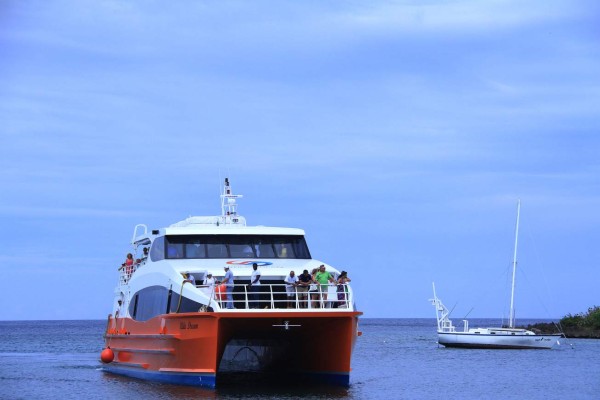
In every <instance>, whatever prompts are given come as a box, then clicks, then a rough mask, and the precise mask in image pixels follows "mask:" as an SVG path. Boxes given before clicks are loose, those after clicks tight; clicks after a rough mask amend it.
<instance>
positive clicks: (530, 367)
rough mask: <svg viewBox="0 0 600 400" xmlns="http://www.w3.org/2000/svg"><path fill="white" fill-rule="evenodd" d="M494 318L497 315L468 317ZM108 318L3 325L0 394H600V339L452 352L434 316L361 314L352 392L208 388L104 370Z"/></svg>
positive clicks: (302, 387)
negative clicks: (438, 331) (551, 345)
mask: <svg viewBox="0 0 600 400" xmlns="http://www.w3.org/2000/svg"><path fill="white" fill-rule="evenodd" d="M519 322H520V323H528V322H530V321H519ZM490 323H492V324H497V323H498V321H493V320H479V321H478V320H475V319H473V320H471V326H472V327H474V326H476V325H489V324H490ZM104 324H105V323H104V321H20V322H6V321H5V322H0V399H79V398H87V399H203V398H209V399H228V398H231V399H241V398H246V399H282V398H288V399H289V398H335V399H346V398H347V399H439V398H456V399H544V400H546V399H600V340H583V339H579V340H577V339H573V340H566V339H562V340H561V345H560V346H559V347H558V348H555V349H554V350H463V349H445V348H441V347H438V345H437V343H436V335H435V329H434V324H435V321H434V320H433V319H368V318H363V319H362V320H361V323H360V329H361V330H362V331H363V335H362V337H360V338H359V341H358V344H357V346H356V349H355V352H354V357H353V372H352V375H351V386H350V387H349V388H336V387H327V386H316V385H307V384H305V383H303V382H300V381H299V382H298V383H297V384H296V385H289V384H288V385H281V384H279V383H278V382H276V381H274V382H264V381H259V382H255V381H253V379H249V380H244V379H243V378H242V379H241V380H240V381H238V382H228V383H227V384H225V385H222V386H220V387H219V388H218V389H216V390H207V389H200V388H193V387H184V386H173V385H165V384H158V383H150V382H146V381H140V380H135V379H131V378H125V377H120V376H115V375H111V374H107V373H104V372H102V371H101V369H100V362H99V360H98V359H99V354H100V351H101V350H102V345H103V340H102V332H103V329H104Z"/></svg>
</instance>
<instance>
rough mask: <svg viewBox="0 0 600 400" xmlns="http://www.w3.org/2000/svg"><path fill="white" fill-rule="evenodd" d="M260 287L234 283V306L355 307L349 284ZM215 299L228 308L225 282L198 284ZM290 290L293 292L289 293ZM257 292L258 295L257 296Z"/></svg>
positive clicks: (241, 307)
mask: <svg viewBox="0 0 600 400" xmlns="http://www.w3.org/2000/svg"><path fill="white" fill-rule="evenodd" d="M257 287H258V288H259V290H260V291H258V292H252V291H250V289H249V286H248V285H244V284H238V285H234V292H233V293H232V297H233V299H232V300H231V305H232V306H233V308H234V310H251V309H262V310H264V309H295V310H310V309H332V308H339V309H348V308H353V304H354V301H353V295H352V289H351V287H350V285H348V284H343V285H322V286H321V287H319V285H316V291H308V290H307V291H303V290H302V289H301V290H298V287H293V288H291V289H290V288H289V287H288V285H286V284H262V285H260V286H257ZM198 289H199V290H202V291H203V292H205V294H207V296H209V297H210V298H211V302H212V301H214V302H216V303H217V304H219V307H220V309H221V310H228V308H227V305H228V301H227V291H226V288H225V287H224V286H221V287H218V286H202V285H201V286H198ZM288 290H289V292H288ZM288 293H289V294H291V296H288ZM254 296H256V297H254Z"/></svg>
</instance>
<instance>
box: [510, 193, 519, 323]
mask: <svg viewBox="0 0 600 400" xmlns="http://www.w3.org/2000/svg"><path fill="white" fill-rule="evenodd" d="M520 213H521V200H519V201H518V203H517V227H516V228H515V253H514V255H513V271H512V287H511V291H510V315H509V317H508V318H509V319H508V327H509V328H514V327H515V275H516V272H517V243H518V241H519V214H520Z"/></svg>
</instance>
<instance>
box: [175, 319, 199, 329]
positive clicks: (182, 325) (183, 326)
mask: <svg viewBox="0 0 600 400" xmlns="http://www.w3.org/2000/svg"><path fill="white" fill-rule="evenodd" d="M179 329H198V324H192V323H191V322H189V321H188V323H187V324H186V323H185V322H180V323H179Z"/></svg>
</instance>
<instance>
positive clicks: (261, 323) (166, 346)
mask: <svg viewBox="0 0 600 400" xmlns="http://www.w3.org/2000/svg"><path fill="white" fill-rule="evenodd" d="M361 314H362V313H360V312H354V311H341V312H337V311H332V312H301V313H298V312H285V311H284V312H255V313H249V312H247V311H245V312H228V313H211V312H205V313H185V314H165V315H161V316H158V317H155V318H153V319H151V320H148V321H145V322H140V321H134V320H132V319H129V318H118V319H114V318H110V319H109V321H108V327H107V331H106V334H105V340H106V346H107V347H110V348H111V350H112V351H113V352H114V360H113V361H112V362H110V363H107V364H104V367H103V369H104V371H106V372H110V373H115V374H120V375H125V376H130V377H134V378H140V379H146V380H152V381H158V382H166V383H174V384H182V385H192V386H204V387H210V388H214V387H215V386H216V385H217V382H218V380H219V376H221V375H225V374H227V373H230V372H260V373H274V374H277V375H278V376H285V375H289V376H290V377H293V378H297V377H298V376H302V377H308V378H312V379H313V380H317V381H319V382H324V383H330V384H336V385H342V386H346V385H348V384H349V376H350V361H351V355H352V351H353V349H354V345H355V341H356V338H357V336H358V335H359V333H358V331H357V329H358V316H359V315H361Z"/></svg>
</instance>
